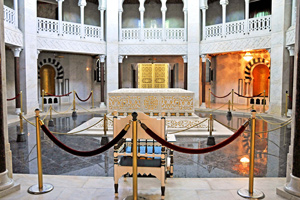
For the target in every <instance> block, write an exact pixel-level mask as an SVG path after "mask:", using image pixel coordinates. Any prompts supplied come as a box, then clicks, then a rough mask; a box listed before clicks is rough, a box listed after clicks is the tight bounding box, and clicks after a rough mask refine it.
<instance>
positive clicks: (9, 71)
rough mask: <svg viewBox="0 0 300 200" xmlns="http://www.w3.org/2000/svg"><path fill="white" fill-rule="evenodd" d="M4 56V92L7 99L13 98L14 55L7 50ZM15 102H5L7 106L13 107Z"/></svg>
mask: <svg viewBox="0 0 300 200" xmlns="http://www.w3.org/2000/svg"><path fill="white" fill-rule="evenodd" d="M5 56H6V91H7V98H8V99H9V98H13V97H15V95H16V94H15V66H14V55H13V52H12V51H11V50H9V49H6V51H5ZM15 105H16V103H15V101H7V106H15Z"/></svg>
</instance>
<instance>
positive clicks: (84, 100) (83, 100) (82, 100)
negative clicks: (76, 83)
mask: <svg viewBox="0 0 300 200" xmlns="http://www.w3.org/2000/svg"><path fill="white" fill-rule="evenodd" d="M75 95H76V97H77V99H79V101H81V102H86V101H87V100H89V99H90V98H91V96H92V92H91V93H90V94H89V96H88V98H87V99H81V98H80V97H79V96H78V94H77V92H75Z"/></svg>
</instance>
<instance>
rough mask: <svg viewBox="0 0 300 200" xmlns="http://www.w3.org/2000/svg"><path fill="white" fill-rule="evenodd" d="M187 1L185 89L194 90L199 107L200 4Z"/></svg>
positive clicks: (197, 106) (195, 101) (195, 100)
mask: <svg viewBox="0 0 300 200" xmlns="http://www.w3.org/2000/svg"><path fill="white" fill-rule="evenodd" d="M187 3H188V9H189V11H188V42H187V45H188V54H187V57H188V83H187V84H188V85H187V89H188V90H189V91H192V92H194V97H195V98H194V106H195V108H199V90H200V88H199V86H200V84H199V81H200V77H199V75H200V72H199V64H200V62H199V61H200V56H199V55H200V45H199V43H200V24H201V23H200V9H199V8H200V5H199V1H191V0H189V1H187Z"/></svg>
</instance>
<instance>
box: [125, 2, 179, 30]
mask: <svg viewBox="0 0 300 200" xmlns="http://www.w3.org/2000/svg"><path fill="white" fill-rule="evenodd" d="M182 8H183V4H167V13H166V27H167V28H168V26H169V28H184V22H183V20H184V19H183V11H182ZM152 20H155V23H156V28H162V12H161V4H145V15H144V27H145V28H150V27H151V21H152ZM139 23H140V12H139V4H123V13H122V27H123V28H139V27H140V24H139Z"/></svg>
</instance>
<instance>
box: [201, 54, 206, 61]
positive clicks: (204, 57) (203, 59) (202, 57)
mask: <svg viewBox="0 0 300 200" xmlns="http://www.w3.org/2000/svg"><path fill="white" fill-rule="evenodd" d="M201 60H202V62H206V55H205V54H203V55H201Z"/></svg>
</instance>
